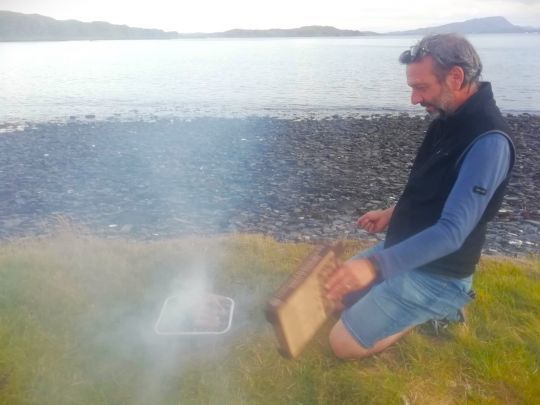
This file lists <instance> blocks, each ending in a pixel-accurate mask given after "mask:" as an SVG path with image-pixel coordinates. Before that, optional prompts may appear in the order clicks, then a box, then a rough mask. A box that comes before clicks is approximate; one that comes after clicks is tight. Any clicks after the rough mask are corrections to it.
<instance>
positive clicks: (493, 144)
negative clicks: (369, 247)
mask: <svg viewBox="0 0 540 405" xmlns="http://www.w3.org/2000/svg"><path fill="white" fill-rule="evenodd" d="M510 158H511V149H510V144H509V141H508V139H506V137H504V136H503V135H501V134H498V133H492V134H488V135H485V136H483V137H482V138H480V139H478V140H477V141H476V142H475V143H474V145H473V146H472V147H471V149H470V150H469V152H468V153H467V154H466V156H465V158H464V160H463V164H462V166H461V169H460V172H459V175H458V178H457V180H456V183H455V184H454V187H453V188H452V191H451V192H450V194H449V196H448V199H447V200H446V203H445V205H444V208H443V211H442V213H441V217H440V219H439V220H438V221H437V222H436V223H435V224H434V225H433V226H431V227H429V228H426V229H425V230H423V231H421V232H419V233H417V234H416V235H413V236H411V237H410V238H408V239H406V240H404V241H402V242H400V243H398V244H396V245H394V246H392V247H390V248H388V249H385V250H383V251H380V252H378V253H375V254H373V255H371V256H369V257H368V259H369V260H370V261H371V262H372V263H374V264H375V266H376V267H377V269H378V271H379V272H380V273H382V275H383V276H384V277H385V278H388V277H392V276H393V275H396V274H398V273H400V272H402V271H407V270H411V269H413V268H417V267H420V266H422V265H424V264H427V263H429V262H431V261H433V260H436V259H438V258H440V257H443V256H446V255H448V254H450V253H452V252H454V251H456V250H457V249H459V248H460V247H461V245H462V244H463V242H464V241H465V239H466V238H467V236H468V235H469V234H470V233H471V231H472V230H473V229H474V227H475V226H476V225H477V224H478V222H479V221H480V218H481V217H482V215H483V213H484V211H485V209H486V207H487V205H488V203H489V201H490V200H491V197H492V196H493V194H494V193H495V191H496V190H497V188H498V187H499V185H500V184H501V183H502V182H503V181H504V179H505V178H506V176H507V174H508V170H509V167H510ZM480 191H481V192H480Z"/></svg>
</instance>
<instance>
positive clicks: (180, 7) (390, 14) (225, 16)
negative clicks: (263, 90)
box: [0, 0, 540, 32]
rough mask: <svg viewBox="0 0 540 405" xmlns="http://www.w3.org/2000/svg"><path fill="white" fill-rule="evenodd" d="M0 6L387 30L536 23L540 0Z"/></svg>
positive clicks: (213, 28) (111, 18)
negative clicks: (480, 21)
mask: <svg viewBox="0 0 540 405" xmlns="http://www.w3.org/2000/svg"><path fill="white" fill-rule="evenodd" d="M0 10H10V11H17V12H21V13H36V14H42V15H47V16H50V17H53V18H56V19H60V20H67V19H75V20H80V21H87V22H89V21H107V22H110V23H113V24H126V25H130V26H133V27H142V28H160V29H163V30H167V31H178V32H217V31H225V30H228V29H232V28H246V29H265V28H296V27H300V26H303V25H332V26H334V27H337V28H341V29H355V30H361V31H376V32H388V31H395V30H403V29H413V28H420V27H427V26H433V25H441V24H445V23H449V22H457V21H464V20H467V19H470V18H479V17H490V16H495V15H501V16H504V17H506V18H507V19H508V20H509V21H510V22H511V23H513V24H516V25H528V26H534V27H540V0H444V1H443V0H403V1H398V0H367V1H366V0H331V1H324V2H319V1H316V0H189V1H183V0H152V1H141V0H84V1H83V0H0Z"/></svg>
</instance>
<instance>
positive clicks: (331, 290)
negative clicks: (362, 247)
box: [324, 259, 377, 301]
mask: <svg viewBox="0 0 540 405" xmlns="http://www.w3.org/2000/svg"><path fill="white" fill-rule="evenodd" d="M376 278H377V271H376V270H375V267H374V266H373V264H372V263H371V262H370V261H369V260H367V259H354V260H348V261H346V262H345V263H343V265H342V266H341V267H339V268H338V269H337V270H336V271H335V272H334V273H333V274H332V275H331V276H330V278H329V279H328V282H327V283H326V284H325V285H324V288H325V289H326V296H327V297H328V299H330V300H333V301H340V300H341V298H342V297H343V296H344V295H345V294H347V293H350V292H351V291H357V290H362V289H364V288H366V287H367V286H369V285H370V284H371V283H372V282H373V281H374V280H375V279H376Z"/></svg>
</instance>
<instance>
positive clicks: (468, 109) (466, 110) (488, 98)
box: [439, 82, 494, 125]
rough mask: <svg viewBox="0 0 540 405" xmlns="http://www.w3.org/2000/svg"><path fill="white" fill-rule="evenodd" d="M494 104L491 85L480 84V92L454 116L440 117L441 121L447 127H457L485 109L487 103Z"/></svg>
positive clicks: (466, 102) (487, 83) (467, 101)
mask: <svg viewBox="0 0 540 405" xmlns="http://www.w3.org/2000/svg"><path fill="white" fill-rule="evenodd" d="M490 102H494V100H493V91H492V90H491V83H489V82H480V84H479V86H478V90H477V92H476V93H474V94H473V95H472V96H470V97H469V98H468V99H467V100H466V101H465V102H464V103H463V104H462V105H461V106H460V107H459V108H458V109H457V110H456V111H455V112H454V113H453V114H451V115H448V116H446V117H440V118H439V120H441V121H442V122H444V123H446V124H447V125H448V124H449V125H455V124H458V123H460V122H462V121H463V120H465V119H468V117H470V116H471V115H474V114H475V113H477V112H478V111H479V110H481V109H483V108H485V105H486V103H490Z"/></svg>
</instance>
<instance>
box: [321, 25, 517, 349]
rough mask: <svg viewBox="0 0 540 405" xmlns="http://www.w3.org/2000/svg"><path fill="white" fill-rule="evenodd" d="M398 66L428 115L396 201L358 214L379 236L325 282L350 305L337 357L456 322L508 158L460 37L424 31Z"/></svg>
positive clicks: (500, 123)
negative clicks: (430, 325)
mask: <svg viewBox="0 0 540 405" xmlns="http://www.w3.org/2000/svg"><path fill="white" fill-rule="evenodd" d="M400 62H401V63H403V64H405V65H406V74H407V84H408V85H409V86H410V88H411V89H412V95H411V102H412V104H415V105H416V104H420V105H421V106H423V107H425V109H426V111H427V112H428V113H429V114H430V115H431V116H433V117H434V119H433V121H432V122H431V124H430V126H429V129H428V131H427V133H426V136H425V138H424V140H423V142H422V145H421V146H420V148H419V150H418V153H417V156H416V158H415V161H414V164H413V166H412V169H411V173H410V175H409V179H408V182H407V184H406V186H405V189H404V191H403V194H402V195H401V197H400V199H399V201H398V203H397V204H396V206H395V207H391V208H388V209H385V210H378V211H370V212H368V213H366V214H365V215H363V216H362V217H360V218H359V219H358V225H359V226H360V227H362V228H363V229H365V230H367V231H369V232H382V231H384V230H385V229H387V233H386V240H385V241H384V243H381V244H379V245H376V246H375V247H374V248H372V249H369V250H368V251H366V252H362V253H360V254H358V255H357V256H355V257H353V258H352V259H350V260H349V261H347V262H346V263H345V264H344V265H343V266H342V267H341V268H339V269H338V270H337V271H336V272H335V274H334V275H333V276H332V277H331V278H330V280H329V281H328V283H327V284H326V289H327V294H328V297H329V298H330V299H333V300H336V301H342V302H343V303H345V305H346V306H347V305H348V307H346V308H345V309H344V311H343V313H342V315H341V319H340V320H339V321H338V322H337V323H336V325H335V326H334V327H333V329H332V331H331V333H330V345H331V347H332V349H333V351H334V353H335V354H336V356H338V357H340V358H362V357H365V356H369V355H371V354H374V353H377V352H379V351H381V350H383V349H385V348H386V347H388V346H389V345H391V344H392V343H394V342H396V341H397V340H398V339H399V338H401V337H402V336H403V335H404V334H406V333H407V332H408V331H409V330H411V329H412V328H413V327H414V326H416V325H418V324H421V323H424V322H426V321H428V320H432V319H456V317H457V315H458V313H459V311H460V309H461V308H462V307H463V306H464V305H465V304H466V303H467V302H468V301H469V300H470V299H471V297H470V295H471V282H472V274H473V272H474V270H475V266H476V264H477V262H478V260H479V258H480V254H481V249H482V246H483V243H484V241H485V234H486V224H487V222H488V221H489V220H491V219H492V218H493V217H494V216H495V214H496V213H497V211H498V210H499V208H500V206H501V203H502V198H503V194H504V190H505V188H506V185H507V183H508V179H509V176H510V172H511V169H512V166H513V162H514V147H513V144H512V141H511V138H510V137H509V135H508V133H509V128H508V126H507V125H506V123H505V122H504V120H503V118H502V116H501V114H500V112H499V110H498V108H497V107H496V105H495V101H494V99H493V94H492V91H491V85H490V84H489V83H487V82H480V81H479V79H480V74H481V72H482V64H481V62H480V58H479V57H478V54H477V53H476V51H475V50H474V48H473V47H472V45H471V44H470V43H469V42H468V41H467V40H466V39H464V38H462V37H460V36H457V35H454V34H445V35H432V36H428V37H425V38H423V39H422V40H421V41H420V42H419V43H418V44H417V45H415V46H413V47H412V48H411V49H410V50H407V51H405V52H403V53H402V54H401V56H400ZM357 296H361V298H360V299H357V300H356V301H355V299H356V297H357ZM351 299H352V300H353V302H352V303H351V302H350V301H351ZM351 304H352V305H351Z"/></svg>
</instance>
